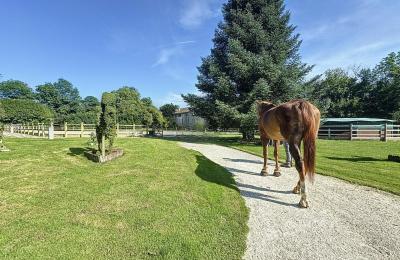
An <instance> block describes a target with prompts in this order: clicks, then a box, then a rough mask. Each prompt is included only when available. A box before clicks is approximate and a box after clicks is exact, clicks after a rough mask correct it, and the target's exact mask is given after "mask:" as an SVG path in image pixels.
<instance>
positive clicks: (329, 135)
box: [328, 127, 331, 140]
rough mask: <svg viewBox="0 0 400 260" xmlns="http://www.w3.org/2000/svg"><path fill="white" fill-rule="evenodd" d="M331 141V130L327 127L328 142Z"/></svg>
mask: <svg viewBox="0 0 400 260" xmlns="http://www.w3.org/2000/svg"><path fill="white" fill-rule="evenodd" d="M330 139H331V128H330V127H329V128H328V140H330Z"/></svg>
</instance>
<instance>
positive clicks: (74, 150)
mask: <svg viewBox="0 0 400 260" xmlns="http://www.w3.org/2000/svg"><path fill="white" fill-rule="evenodd" d="M88 151H90V149H89V148H82V147H71V148H69V153H68V155H69V156H82V155H83V153H84V152H88Z"/></svg>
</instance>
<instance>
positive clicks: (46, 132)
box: [6, 123, 149, 139]
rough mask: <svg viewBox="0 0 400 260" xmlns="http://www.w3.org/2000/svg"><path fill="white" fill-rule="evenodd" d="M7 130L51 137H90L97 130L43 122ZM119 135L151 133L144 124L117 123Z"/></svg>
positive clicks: (89, 126)
mask: <svg viewBox="0 0 400 260" xmlns="http://www.w3.org/2000/svg"><path fill="white" fill-rule="evenodd" d="M6 131H8V132H11V133H18V134H25V135H31V136H38V137H47V138H49V139H53V138H57V137H89V136H90V135H91V133H94V132H96V125H95V124H84V123H81V124H68V123H65V124H54V125H52V124H42V123H26V124H12V125H8V126H7V128H6ZM116 131H117V136H120V137H128V136H143V135H147V134H148V133H149V128H148V127H147V126H144V125H135V124H132V125H120V124H117V129H116Z"/></svg>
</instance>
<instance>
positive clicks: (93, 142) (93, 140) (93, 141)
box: [86, 132, 97, 148]
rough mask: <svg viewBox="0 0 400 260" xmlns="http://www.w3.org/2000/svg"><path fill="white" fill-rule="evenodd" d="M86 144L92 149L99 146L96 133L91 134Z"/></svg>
mask: <svg viewBox="0 0 400 260" xmlns="http://www.w3.org/2000/svg"><path fill="white" fill-rule="evenodd" d="M86 144H87V145H88V146H89V147H91V148H93V147H95V146H96V145H97V137H96V133H94V132H91V133H90V136H89V140H88V141H87V142H86Z"/></svg>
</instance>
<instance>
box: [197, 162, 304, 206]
mask: <svg viewBox="0 0 400 260" xmlns="http://www.w3.org/2000/svg"><path fill="white" fill-rule="evenodd" d="M196 160H197V168H196V170H195V173H196V175H197V176H198V177H199V178H201V179H202V180H205V181H208V182H212V183H215V184H218V185H222V186H225V187H228V188H230V189H234V190H236V191H238V192H240V194H241V195H242V196H243V197H248V198H255V199H259V200H264V201H268V202H271V203H276V204H279V205H282V206H289V207H297V204H291V203H287V202H283V201H280V200H279V199H278V198H277V197H274V196H272V195H269V194H266V193H277V194H291V191H280V190H273V189H270V188H268V187H267V188H264V187H259V186H254V185H250V184H242V183H236V182H235V179H234V178H233V175H232V174H231V173H230V172H229V171H232V172H235V171H236V172H244V173H247V174H252V175H258V173H254V172H247V171H243V170H239V169H235V168H223V167H222V166H220V165H218V164H216V163H214V162H212V161H210V160H208V159H207V158H205V157H204V156H200V155H197V156H196ZM221 168H222V169H221ZM228 170H229V171H228Z"/></svg>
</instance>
